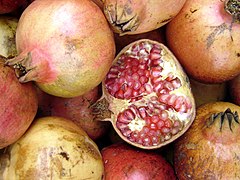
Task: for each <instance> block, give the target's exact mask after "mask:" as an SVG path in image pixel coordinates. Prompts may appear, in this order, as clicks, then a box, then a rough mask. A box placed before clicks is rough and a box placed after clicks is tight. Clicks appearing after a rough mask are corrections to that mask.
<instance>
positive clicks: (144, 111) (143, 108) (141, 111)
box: [138, 107, 147, 119]
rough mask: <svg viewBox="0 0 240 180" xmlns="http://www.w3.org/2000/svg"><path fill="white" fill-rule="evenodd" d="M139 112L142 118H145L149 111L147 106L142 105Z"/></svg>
mask: <svg viewBox="0 0 240 180" xmlns="http://www.w3.org/2000/svg"><path fill="white" fill-rule="evenodd" d="M138 112H139V114H140V117H141V118H142V119H144V118H146V117H147V113H146V109H145V107H140V108H138Z"/></svg>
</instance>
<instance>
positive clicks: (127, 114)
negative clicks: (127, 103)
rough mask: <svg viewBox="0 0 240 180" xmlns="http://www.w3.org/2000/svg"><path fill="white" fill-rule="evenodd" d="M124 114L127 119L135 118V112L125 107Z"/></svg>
mask: <svg viewBox="0 0 240 180" xmlns="http://www.w3.org/2000/svg"><path fill="white" fill-rule="evenodd" d="M124 116H125V117H126V118H127V119H128V120H133V119H135V114H134V113H133V112H132V111H131V110H130V109H127V110H125V111H124Z"/></svg>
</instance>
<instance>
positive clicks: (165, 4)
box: [103, 0, 186, 35]
mask: <svg viewBox="0 0 240 180" xmlns="http://www.w3.org/2000/svg"><path fill="white" fill-rule="evenodd" d="M185 2H186V0H177V1H176V0H175V1H174V0H164V1H159V0H131V1H129V0H103V11H104V14H105V16H106V18H107V19H108V21H109V23H110V25H111V27H112V29H113V30H114V32H116V33H118V34H120V35H125V34H141V33H145V32H148V31H152V30H155V29H158V28H159V27H162V26H163V25H165V24H167V23H168V22H170V21H171V20H172V19H173V18H174V17H175V16H176V15H177V14H178V13H179V11H180V10H181V8H182V7H183V5H184V3H185Z"/></svg>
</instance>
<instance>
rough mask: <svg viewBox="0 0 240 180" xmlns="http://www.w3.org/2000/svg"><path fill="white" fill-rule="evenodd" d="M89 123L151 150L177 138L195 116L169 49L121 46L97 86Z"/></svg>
mask: <svg viewBox="0 0 240 180" xmlns="http://www.w3.org/2000/svg"><path fill="white" fill-rule="evenodd" d="M102 92H103V95H102V97H101V98H100V99H99V100H98V101H97V102H96V103H95V104H94V105H93V106H92V108H93V113H94V114H95V118H96V119H98V120H103V121H111V123H112V125H113V127H114V128H115V130H116V132H117V133H118V134H119V135H120V137H121V138H123V140H125V141H126V142H128V143H130V144H132V145H135V146H137V147H140V148H146V149H154V148H159V147H161V146H163V145H166V144H168V143H170V142H172V141H174V140H175V139H176V138H178V137H179V136H180V135H182V134H183V133H184V132H185V131H186V130H187V129H188V128H189V126H190V125H191V123H192V121H193V120H194V117H195V102H194V98H193V95H192V92H191V88H190V86H189V80H188V77H187V76H186V74H185V72H184V71H183V69H182V67H181V65H180V64H179V62H178V61H177V59H176V58H175V56H174V55H173V54H172V53H171V51H169V49H168V48H167V47H166V46H165V45H163V44H161V43H159V42H157V41H152V40H149V39H141V40H137V41H135V42H133V43H131V44H129V45H127V46H126V47H125V48H123V50H122V51H121V52H120V53H119V54H118V55H117V56H116V58H115V60H114V63H113V65H112V67H111V68H110V70H109V72H108V74H107V76H106V77H105V79H104V80H103V82H102Z"/></svg>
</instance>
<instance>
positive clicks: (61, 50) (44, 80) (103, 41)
mask: <svg viewBox="0 0 240 180" xmlns="http://www.w3.org/2000/svg"><path fill="white" fill-rule="evenodd" d="M16 45H17V51H18V54H19V55H18V56H17V57H15V58H13V59H11V60H8V61H7V62H6V64H8V65H12V66H13V67H14V68H16V73H17V75H18V77H19V81H20V82H22V83H24V82H28V81H34V82H35V83H36V85H37V86H38V87H39V88H40V89H41V90H43V91H44V92H46V93H48V94H51V95H54V96H59V97H65V98H69V97H76V96H80V95H83V94H84V93H86V92H88V91H90V90H91V89H93V88H94V87H96V86H98V85H99V84H100V83H101V81H102V79H103V78H104V77H105V76H106V74H107V72H108V70H109V68H110V66H111V64H112V61H113V59H114V56H115V43H114V37H113V32H112V31H111V29H110V27H109V25H108V22H107V20H106V18H105V16H104V14H103V12H102V11H101V9H100V8H99V7H98V6H97V5H96V4H95V3H94V2H92V1H91V0H81V1H75V0H35V1H33V2H32V3H31V4H30V5H29V6H28V7H27V8H26V9H25V10H24V12H23V13H22V15H21V17H20V19H19V22H18V28H17V31H16Z"/></svg>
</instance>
